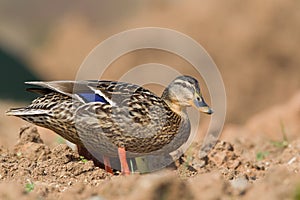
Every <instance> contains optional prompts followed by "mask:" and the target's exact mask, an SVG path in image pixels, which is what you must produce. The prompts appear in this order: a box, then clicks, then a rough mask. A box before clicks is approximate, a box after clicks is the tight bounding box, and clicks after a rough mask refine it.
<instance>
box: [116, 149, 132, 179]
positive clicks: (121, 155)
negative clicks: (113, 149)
mask: <svg viewBox="0 0 300 200" xmlns="http://www.w3.org/2000/svg"><path fill="white" fill-rule="evenodd" d="M118 154H119V159H120V163H121V172H122V174H124V175H129V174H130V170H129V167H128V163H127V160H126V151H125V148H124V147H119V148H118Z"/></svg>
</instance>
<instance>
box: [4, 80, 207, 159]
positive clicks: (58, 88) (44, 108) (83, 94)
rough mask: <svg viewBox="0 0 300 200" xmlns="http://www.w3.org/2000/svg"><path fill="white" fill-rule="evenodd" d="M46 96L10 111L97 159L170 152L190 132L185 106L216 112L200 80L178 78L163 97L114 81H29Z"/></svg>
mask: <svg viewBox="0 0 300 200" xmlns="http://www.w3.org/2000/svg"><path fill="white" fill-rule="evenodd" d="M28 84H31V85H36V86H40V88H33V89H29V90H31V91H33V92H36V93H39V94H41V95H42V96H41V97H39V98H37V99H35V100H34V101H33V102H32V103H31V104H30V105H29V106H28V107H25V108H17V109H11V110H9V111H8V112H7V114H8V115H14V116H17V117H20V118H22V119H24V120H26V121H28V122H31V123H34V124H36V125H39V126H43V127H46V128H49V129H51V130H53V131H55V132H56V133H58V134H59V135H61V136H62V137H64V138H65V139H67V140H69V141H70V142H73V143H75V144H76V145H77V146H78V147H79V148H80V149H84V150H87V151H88V152H89V153H91V154H92V155H93V156H94V157H96V158H97V157H98V155H104V156H108V157H117V156H118V153H120V152H118V150H119V148H122V149H125V150H126V151H127V155H128V156H129V157H135V156H143V155H147V154H153V155H155V154H156V155H157V154H168V153H170V152H172V151H174V150H176V149H178V148H179V147H180V146H181V145H182V144H184V143H185V142H186V141H187V139H188V137H189V134H190V123H189V119H188V116H187V113H186V107H188V106H195V107H196V108H197V109H199V110H200V111H202V112H206V113H209V114H211V113H212V111H211V109H210V108H209V107H208V106H207V105H206V103H205V102H204V100H203V98H202V96H201V93H200V88H199V85H198V82H197V80H196V79H194V78H192V77H189V76H180V77H177V78H176V79H175V80H174V81H173V82H171V83H170V85H169V86H168V87H167V88H166V89H165V91H164V92H163V95H162V97H158V96H156V95H155V94H153V93H152V92H151V91H149V90H147V89H144V88H142V87H140V86H137V85H134V84H130V83H123V82H113V81H77V82H75V81H52V82H28Z"/></svg>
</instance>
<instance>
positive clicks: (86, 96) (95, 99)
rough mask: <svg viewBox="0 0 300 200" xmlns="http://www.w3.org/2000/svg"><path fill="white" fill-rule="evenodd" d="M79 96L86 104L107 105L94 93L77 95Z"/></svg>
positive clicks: (103, 99) (102, 98)
mask: <svg viewBox="0 0 300 200" xmlns="http://www.w3.org/2000/svg"><path fill="white" fill-rule="evenodd" d="M79 96H80V97H81V98H83V99H84V100H85V101H86V102H102V103H105V104H109V103H108V102H107V101H106V100H105V98H104V97H102V96H100V95H99V94H95V93H79Z"/></svg>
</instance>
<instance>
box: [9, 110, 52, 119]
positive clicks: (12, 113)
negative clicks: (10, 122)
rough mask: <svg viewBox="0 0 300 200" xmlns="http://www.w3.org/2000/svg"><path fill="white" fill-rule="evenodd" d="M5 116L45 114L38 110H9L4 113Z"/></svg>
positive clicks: (45, 112)
mask: <svg viewBox="0 0 300 200" xmlns="http://www.w3.org/2000/svg"><path fill="white" fill-rule="evenodd" d="M5 114H6V115H7V116H16V117H22V116H30V115H31V116H32V115H44V114H47V111H46V110H40V109H31V108H11V109H10V110H8V111H6V113H5Z"/></svg>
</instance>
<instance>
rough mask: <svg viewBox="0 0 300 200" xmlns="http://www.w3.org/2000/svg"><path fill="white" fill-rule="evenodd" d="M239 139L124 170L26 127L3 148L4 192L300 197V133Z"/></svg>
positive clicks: (0, 180) (0, 185) (96, 199)
mask: <svg viewBox="0 0 300 200" xmlns="http://www.w3.org/2000/svg"><path fill="white" fill-rule="evenodd" d="M232 133H233V132H232ZM236 139H237V138H236ZM235 141H236V142H234V143H230V142H226V141H218V142H217V144H216V145H215V147H214V148H213V149H212V150H211V151H210V152H209V153H208V154H207V155H206V156H203V157H202V158H201V159H200V158H199V157H198V151H199V149H200V144H197V143H194V144H193V145H192V146H191V147H190V149H189V150H188V151H187V152H186V153H185V154H184V155H183V156H182V157H181V158H180V159H179V160H178V161H176V162H175V166H176V167H175V168H167V169H164V170H161V171H158V172H154V173H149V174H132V175H130V176H123V175H112V174H109V173H107V172H105V170H104V169H101V168H99V167H95V166H94V164H93V162H92V161H88V160H86V159H84V158H82V157H80V156H79V155H78V153H77V152H76V151H73V150H72V149H71V148H70V147H69V146H67V145H66V144H59V145H57V146H55V147H49V146H48V145H46V144H45V143H44V142H43V140H42V139H41V137H40V134H39V132H38V129H37V127H34V126H25V127H22V128H21V129H20V132H19V140H18V142H17V144H16V145H15V146H14V147H13V149H11V150H8V149H6V148H5V147H1V148H0V166H1V167H0V199H90V200H102V199H254V198H256V199H293V198H294V199H299V194H300V181H299V180H300V179H299V178H300V175H299V170H300V167H299V166H300V158H299V152H300V138H297V139H294V140H293V141H291V142H289V141H287V140H285V139H284V138H283V139H282V140H281V141H276V142H270V141H268V140H264V141H259V142H258V141H256V140H248V139H247V140H245V139H240V140H235ZM257 149H260V151H257ZM255 152H256V153H255ZM297 195H298V196H297Z"/></svg>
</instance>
